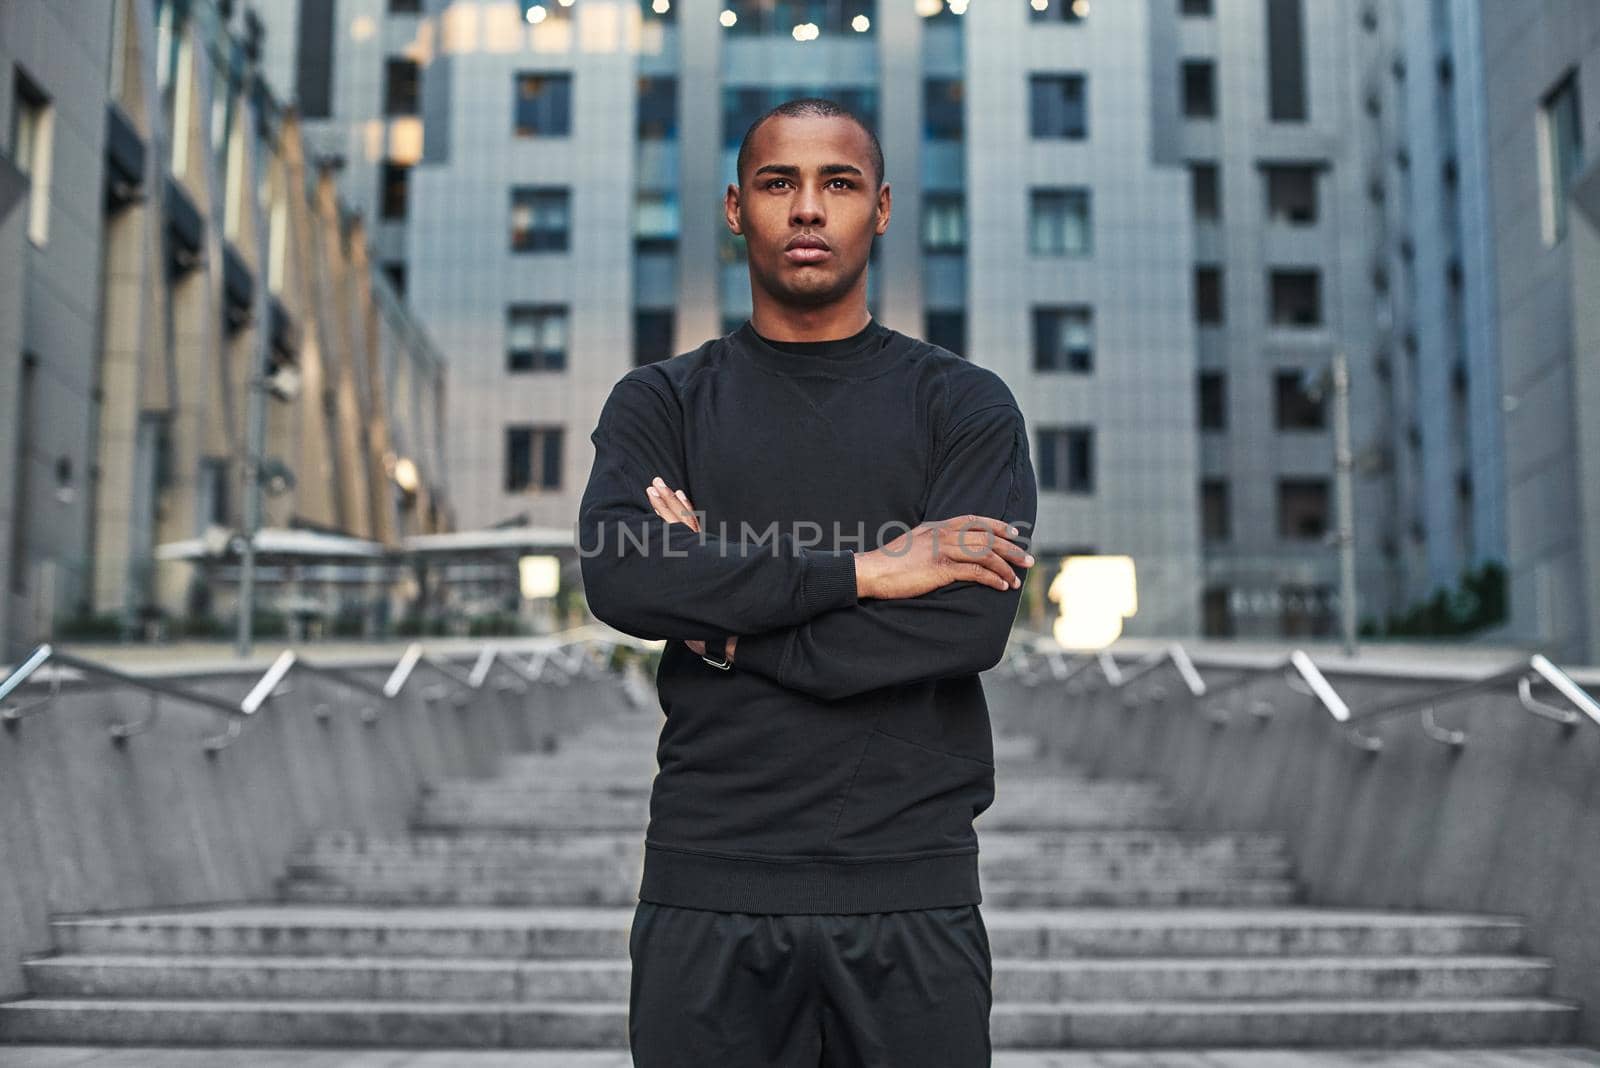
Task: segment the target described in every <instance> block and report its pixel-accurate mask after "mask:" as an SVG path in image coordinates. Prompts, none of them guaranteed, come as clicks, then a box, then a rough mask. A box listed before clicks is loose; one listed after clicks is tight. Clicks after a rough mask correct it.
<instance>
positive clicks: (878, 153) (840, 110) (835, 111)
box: [734, 96, 883, 186]
mask: <svg viewBox="0 0 1600 1068" xmlns="http://www.w3.org/2000/svg"><path fill="white" fill-rule="evenodd" d="M778 115H788V116H790V117H794V118H825V119H831V118H845V119H849V120H850V121H851V122H853V123H855V124H856V125H857V126H859V127H861V129H862V131H863V132H865V133H866V135H867V144H868V146H869V151H870V152H871V155H872V169H873V170H874V171H875V172H877V178H878V185H880V186H881V185H883V146H882V145H880V144H878V135H877V134H875V133H873V132H872V127H870V126H868V125H867V124H866V123H865V122H863V121H862V119H861V116H859V115H857V114H855V112H853V111H851V110H850V109H849V108H847V107H844V106H843V105H841V104H839V103H838V102H837V101H834V100H829V99H827V98H825V97H820V96H803V97H798V98H796V99H794V100H785V101H784V102H783V103H781V104H779V105H778V106H777V107H775V108H772V109H771V110H769V111H768V112H767V113H766V114H764V115H762V116H761V117H760V118H759V119H757V120H756V121H755V122H752V123H751V124H750V128H749V129H748V130H746V131H745V132H744V140H742V141H740V142H739V158H738V160H737V161H736V162H735V164H734V176H735V178H736V179H737V180H738V183H739V185H741V186H742V185H744V169H745V166H746V164H748V163H749V162H750V138H752V137H754V136H755V132H756V130H757V129H758V128H759V127H760V126H761V124H762V123H764V122H766V121H767V120H768V119H770V118H773V117H775V116H778Z"/></svg>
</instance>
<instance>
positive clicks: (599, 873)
mask: <svg viewBox="0 0 1600 1068" xmlns="http://www.w3.org/2000/svg"><path fill="white" fill-rule="evenodd" d="M643 866H644V850H643V849H642V848H641V847H635V848H634V849H633V850H632V851H631V852H623V851H616V852H597V853H595V854H591V855H581V854H580V855H574V854H568V853H555V852H545V853H542V854H522V855H516V854H511V855H503V854H495V853H492V852H479V853H456V854H445V855H439V854H426V853H424V854H417V853H403V852H398V851H394V852H388V853H382V854H376V855H374V854H361V853H341V852H328V851H322V852H308V853H297V854H293V855H291V856H290V857H289V859H288V863H287V871H288V874H289V875H292V876H296V877H301V878H313V879H346V878H350V879H390V878H392V879H400V880H415V879H418V878H423V877H428V878H435V879H441V880H443V879H448V880H450V881H452V882H481V881H485V880H495V879H508V878H515V879H519V880H526V879H536V878H543V877H545V876H550V875H556V876H560V877H563V878H570V877H576V876H582V877H585V878H591V879H617V878H633V877H636V876H637V875H639V874H640V872H641V871H642V868H643ZM1291 866H1292V865H1291V861H1290V859H1289V858H1288V857H1285V856H1281V855H1280V856H1243V857H1228V856H1223V857H1210V856H1206V855H1204V854H1202V855H1199V856H1193V855H1187V856H1186V855H1183V854H1166V855H1156V856H1111V857H1107V856H1096V855H1093V854H1089V855H1084V856H1071V855H1068V856H1062V855H1060V854H1055V855H1052V854H1048V853H1047V854H1043V855H1041V856H1027V855H1011V856H1007V855H1001V856H988V855H985V854H984V853H979V854H978V868H979V871H980V872H981V873H982V875H983V877H984V881H985V882H987V881H989V880H991V879H998V880H1010V879H1021V880H1040V879H1075V880H1080V881H1108V880H1130V879H1131V880H1139V881H1144V880H1151V879H1157V880H1161V879H1165V880H1169V881H1172V880H1182V879H1214V878H1220V877H1235V878H1266V877H1280V878H1281V877H1285V876H1287V875H1289V874H1290V869H1291Z"/></svg>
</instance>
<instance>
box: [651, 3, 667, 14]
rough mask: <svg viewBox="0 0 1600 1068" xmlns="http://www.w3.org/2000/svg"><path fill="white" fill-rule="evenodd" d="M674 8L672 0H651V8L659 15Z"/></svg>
mask: <svg viewBox="0 0 1600 1068" xmlns="http://www.w3.org/2000/svg"><path fill="white" fill-rule="evenodd" d="M671 9H672V0H650V10H651V11H654V12H655V13H656V14H657V15H665V14H666V13H667V12H668V11H669V10H671Z"/></svg>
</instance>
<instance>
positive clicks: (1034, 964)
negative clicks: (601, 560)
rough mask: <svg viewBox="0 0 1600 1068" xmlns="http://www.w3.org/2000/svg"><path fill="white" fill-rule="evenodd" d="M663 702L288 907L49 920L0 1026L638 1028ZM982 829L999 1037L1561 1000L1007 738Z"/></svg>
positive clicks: (299, 875) (1552, 1038) (323, 839)
mask: <svg viewBox="0 0 1600 1068" xmlns="http://www.w3.org/2000/svg"><path fill="white" fill-rule="evenodd" d="M657 727H658V720H657V719H655V718H654V717H649V716H637V717H632V718H630V719H625V720H617V721H614V722H607V723H601V724H597V725H595V726H594V727H592V728H591V729H590V730H589V731H588V732H586V733H585V734H584V735H581V736H579V737H577V738H574V739H571V740H569V741H568V742H566V743H564V744H563V746H562V747H561V749H560V750H559V751H557V752H554V753H548V754H545V753H534V754H518V755H512V756H509V757H508V758H507V759H506V760H505V762H504V767H503V774H502V775H501V776H500V777H499V778H497V779H494V780H492V781H480V782H440V783H437V784H435V786H434V787H433V788H431V789H430V790H429V791H428V792H427V794H426V796H425V797H423V798H422V800H421V803H420V805H419V808H418V811H417V812H416V814H415V818H414V819H413V821H412V830H411V831H410V833H406V834H396V835H368V834H357V833H347V832H330V833H326V834H322V835H319V836H317V837H316V838H315V840H314V841H311V842H309V843H308V844H307V846H306V847H305V849H304V850H303V851H302V852H301V853H300V854H298V855H297V856H295V857H293V858H292V860H291V862H290V864H289V866H288V870H287V872H286V873H285V874H284V876H283V877H282V879H281V880H280V890H281V897H282V901H281V902H279V903H276V904H273V903H267V904H244V905H220V906H214V907H197V908H186V909H172V910H163V911H152V912H138V913H119V914H115V915H84V916H71V917H68V916H60V917H57V918H55V920H54V922H53V928H54V930H55V933H56V951H55V952H54V953H53V954H51V955H49V956H42V957H38V958H35V959H31V960H28V961H27V962H25V965H24V966H25V970H26V975H27V979H28V982H29V988H30V990H31V992H32V995H33V996H32V997H30V998H27V999H25V1000H21V1001H16V1002H11V1003H9V1004H0V1041H19V1042H73V1043H80V1044H81V1043H115V1044H123V1045H133V1044H148V1045H168V1046H178V1045H202V1044H208V1045H238V1046H288V1045H300V1046H385V1047H451V1048H458V1049H465V1048H469V1047H500V1046H505V1047H548V1048H561V1049H578V1048H614V1049H620V1048H624V1047H625V1046H626V1041H627V1001H628V978H629V961H628V949H627V946H628V931H629V925H630V923H631V920H632V908H633V905H634V903H635V901H636V898H635V896H634V894H635V891H636V890H637V888H638V880H639V874H640V866H641V863H642V856H643V854H642V846H641V843H642V840H643V833H644V826H645V822H646V818H647V814H648V799H649V787H650V781H651V778H652V776H653V775H654V774H655V770H656V767H655V760H654V745H655V732H656V729H657ZM996 754H997V760H998V763H999V768H998V774H997V782H998V788H997V797H996V802H995V804H994V806H993V807H992V808H991V809H990V810H989V811H988V812H986V813H984V815H983V816H981V817H980V818H979V820H978V828H979V835H980V846H981V850H982V851H981V853H980V864H981V868H982V878H983V886H984V904H983V914H984V919H985V923H986V924H987V926H988V929H989V932H990V940H991V945H992V949H993V956H994V965H995V975H994V991H995V1002H994V1010H993V1015H992V1031H993V1038H994V1044H995V1047H996V1048H997V1049H1003V1048H1013V1049H1038V1050H1047V1049H1063V1048H1068V1047H1082V1046H1097V1047H1188V1048H1199V1047H1240V1046H1355V1045H1363V1046H1374V1045H1387V1046H1452V1047H1466V1046H1501V1045H1512V1044H1517V1045H1530V1044H1539V1045H1543V1044H1549V1043H1558V1042H1565V1041H1569V1040H1570V1039H1571V1036H1572V1033H1573V1028H1574V1026H1575V1022H1576V1015H1577V1007H1576V1006H1575V1005H1573V1004H1571V1003H1568V1002H1563V1001H1559V1000H1554V999H1551V998H1549V997H1547V996H1545V995H1546V993H1547V991H1548V984H1549V982H1550V969H1549V965H1548V962H1546V961H1544V960H1542V959H1539V958H1536V957H1532V956H1528V955H1526V954H1524V953H1522V952H1520V947H1521V945H1522V937H1523V930H1522V926H1521V925H1520V924H1519V923H1518V922H1517V921H1516V920H1515V919H1514V918H1511V917H1502V916H1485V915H1463V914H1443V913H1417V912H1389V911H1372V910H1354V909H1337V908H1321V907H1309V906H1306V905H1304V904H1299V903H1297V888H1296V884H1295V882H1294V878H1293V872H1292V863H1291V860H1290V858H1289V857H1288V856H1287V855H1286V853H1285V851H1284V848H1283V845H1282V843H1281V842H1280V841H1278V840H1276V839H1274V838H1272V837H1270V836H1265V835H1260V834H1249V833H1206V832H1195V831H1187V830H1178V829H1175V828H1176V824H1177V822H1178V821H1177V820H1176V819H1175V813H1174V812H1173V811H1172V808H1171V804H1170V802H1169V801H1168V799H1166V798H1165V797H1164V796H1163V795H1162V793H1161V791H1160V790H1159V789H1157V788H1156V787H1154V786H1152V785H1150V784H1147V783H1139V782H1111V781H1095V780H1091V779H1088V778H1086V777H1084V776H1082V775H1080V774H1077V773H1075V772H1073V771H1072V770H1071V769H1063V768H1060V767H1057V766H1053V765H1050V764H1048V763H1047V762H1045V761H1043V760H1041V759H1040V758H1039V757H1038V755H1037V752H1036V748H1035V746H1034V744H1033V742H1032V741H1031V740H1030V739H1028V738H1025V737H1008V738H1001V739H997V741H996Z"/></svg>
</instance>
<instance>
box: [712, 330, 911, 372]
mask: <svg viewBox="0 0 1600 1068" xmlns="http://www.w3.org/2000/svg"><path fill="white" fill-rule="evenodd" d="M854 336H858V337H860V338H861V340H860V341H859V342H858V343H856V344H853V345H851V346H850V347H849V348H846V349H841V350H839V351H836V352H834V351H830V352H827V353H812V352H790V351H787V350H785V349H780V348H776V347H774V346H773V345H771V344H769V343H768V342H767V341H765V340H764V339H763V338H762V337H761V335H760V334H758V333H756V329H755V327H754V326H753V325H752V324H751V322H750V320H749V319H748V318H746V319H745V321H744V322H743V323H741V324H740V325H739V327H738V329H736V330H734V332H733V333H731V334H729V335H728V340H729V341H730V342H731V343H732V345H733V347H734V348H735V349H737V350H738V351H739V352H741V353H743V354H744V355H745V356H746V357H748V358H749V359H750V361H751V362H752V363H754V364H756V365H757V366H758V367H761V368H763V369H765V370H768V371H772V372H773V373H775V374H782V375H821V376H825V377H835V378H867V377H870V376H872V375H875V374H878V373H879V372H881V371H883V370H884V369H886V368H887V367H888V366H889V365H890V364H892V363H894V361H895V360H897V359H898V358H899V357H900V356H901V355H903V354H904V353H905V351H906V348H907V345H908V344H909V343H910V342H911V341H912V340H913V339H912V338H910V337H908V336H907V335H905V334H902V333H900V332H899V331H898V330H894V329H892V328H890V327H887V326H884V325H883V324H882V323H880V322H879V321H878V320H877V319H876V318H874V319H873V320H872V321H871V322H869V323H868V324H867V325H866V327H864V328H863V329H862V330H861V332H860V333H859V334H858V335H854ZM841 340H849V339H841Z"/></svg>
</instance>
